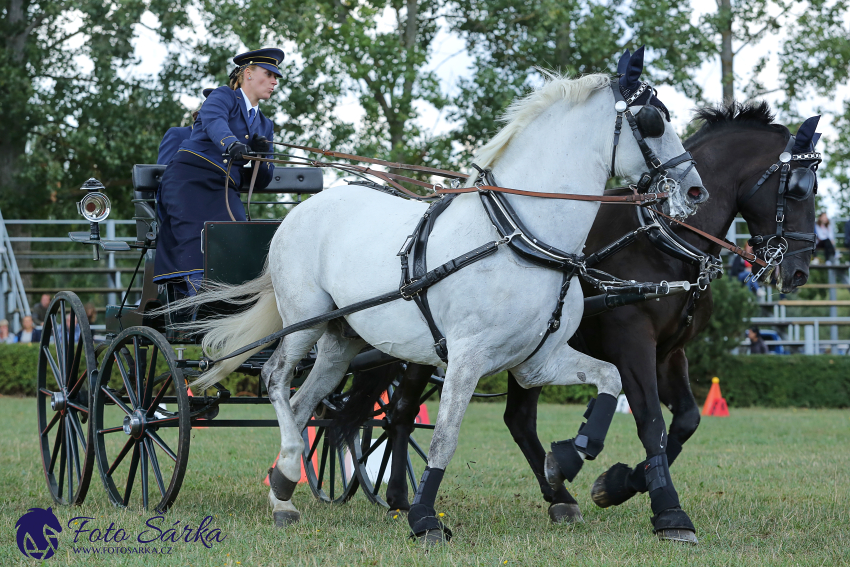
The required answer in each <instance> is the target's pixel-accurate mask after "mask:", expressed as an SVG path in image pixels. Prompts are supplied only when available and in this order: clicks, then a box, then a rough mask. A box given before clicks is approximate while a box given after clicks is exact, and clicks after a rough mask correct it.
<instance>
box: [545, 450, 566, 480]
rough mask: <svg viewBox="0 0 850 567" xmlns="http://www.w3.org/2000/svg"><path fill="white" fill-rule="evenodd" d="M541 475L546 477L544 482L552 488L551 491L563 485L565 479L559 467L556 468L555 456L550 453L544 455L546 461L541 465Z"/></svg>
mask: <svg viewBox="0 0 850 567" xmlns="http://www.w3.org/2000/svg"><path fill="white" fill-rule="evenodd" d="M543 473H544V474H545V475H546V482H548V483H549V486H551V487H552V490H558V488H559V487H560V486H562V485H563V484H564V481H565V480H567V477H565V476H564V473H562V472H561V467H559V466H558V461H556V460H555V455H554V454H552V451H549V452H548V453H546V460H545V461H544V463H543Z"/></svg>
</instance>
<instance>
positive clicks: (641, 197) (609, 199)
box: [437, 185, 668, 205]
mask: <svg viewBox="0 0 850 567" xmlns="http://www.w3.org/2000/svg"><path fill="white" fill-rule="evenodd" d="M617 189H625V188H624V187H617ZM477 191H494V192H496V193H510V194H512V195H523V196H525V197H542V198H544V199H566V200H568V201H596V202H600V203H615V204H620V205H630V204H645V203H654V202H655V201H658V200H659V199H665V198H667V196H668V193H631V194H629V195H600V196H595V195H575V194H572V193H565V194H562V193H540V192H536V191H522V190H521V189H509V188H508V187H497V186H495V185H477V186H475V187H458V188H456V189H438V190H437V193H439V194H446V195H451V194H456V193H475V192H477Z"/></svg>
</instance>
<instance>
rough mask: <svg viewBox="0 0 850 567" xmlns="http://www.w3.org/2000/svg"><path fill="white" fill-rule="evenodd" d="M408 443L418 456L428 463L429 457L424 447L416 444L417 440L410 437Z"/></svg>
mask: <svg viewBox="0 0 850 567" xmlns="http://www.w3.org/2000/svg"><path fill="white" fill-rule="evenodd" d="M407 442H408V443H409V444H410V446H411V447H413V450H414V451H416V454H417V455H419V456H420V457H421V458H422V460H423V461H425V463H426V464H427V463H428V455H426V454H425V451H423V450H422V447H420V446H419V443H417V442H416V439H414V438H413V437H408V439H407Z"/></svg>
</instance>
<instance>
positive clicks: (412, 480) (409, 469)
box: [407, 453, 419, 494]
mask: <svg viewBox="0 0 850 567" xmlns="http://www.w3.org/2000/svg"><path fill="white" fill-rule="evenodd" d="M407 478H409V479H410V486H412V487H413V493H414V494H416V490H417V489H418V488H419V487H418V486H417V485H416V473H415V472H414V471H413V463H412V462H410V453H408V454H407Z"/></svg>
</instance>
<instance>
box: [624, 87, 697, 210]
mask: <svg viewBox="0 0 850 567" xmlns="http://www.w3.org/2000/svg"><path fill="white" fill-rule="evenodd" d="M620 80H621V77H618V78H617V80H616V81H611V90H612V91H613V93H614V110H615V111H616V112H617V118H616V120H615V122H614V149H613V150H612V151H611V177H614V175H615V169H614V164H615V161H616V159H617V146H618V145H619V143H620V133H621V131H622V127H623V117H624V116H625V117H626V121H628V123H629V127H630V128H631V130H632V135H633V136H634V138H635V141H636V142H637V145H638V147H639V148H640V152H641V154H643V160H644V162H646V166H647V168H649V171H647V172H645V173H643V174H642V175H641V176H640V179H639V180H638V182H637V184H636V186H637V191H638V193H646V192H648V191H649V190H650V188H653V189H654V191H653V193H662V192H664V193H668V194H670V195H672V194H673V191H675V190H676V189H677V188H678V187H679V182H680V181H681V180H682V178H684V177H685V175H687V174H688V173H689V172H690V171H691V169H693V168H694V167H695V166H696V163H697V162H696V160H695V159H694V157H693V156H692V155H691V153H690V152H688V151H685V152H683V153H681V154H679V155H678V156H676V157H674V158H671V159H670V160H669V161H667V162H666V163H661V160H660V159H658V156H656V155H655V152H653V151H652V148H650V147H649V144H647V143H646V138H660V137H661V136H662V135H664V117H663V116H662V115H661V111H660V110H659V109H658V108H656V107H655V106H652V104H651V103H650V101H649V98H651V96H652V92H653V90H652V87H651V86H649V84H648V83H645V82H643V81H641V82H640V85H639V86H638V88H637V89H635V92H634V93H632V94H631V95H629V97H628V98H625V97H623V93H622V90H621V87H620ZM645 94H648V95H649V97H648V98H647V101H646V105H644V106H643V107H642V108H641V110H640V111H638V113H637V115H638V117H641V115H642V114H643V113H644V112H647V113H649V114H650V115H652V114H655V115H657V116H650V117H649V119H648V120H639V119H638V117H636V116H635V115H634V114H632V111H631V109H630V108H629V107H630V106H631V105H632V104H633V103H634V102H635V101H636V100H638V99H639V98H641V97H642V96H643V95H645ZM649 124H660V128H659V127H658V126H656V127H655V129H654V131H649V130H650V129H649V128H648V127H647V126H648V125H649ZM686 162H690V165H689V166H688V167H687V168H685V170H684V171H683V172H682V173H681V175H679V176H677V177H675V178H673V177H670V176H669V175H668V172H669V170H670V169H672V168H674V167H676V166H678V165H681V164H683V163H686Z"/></svg>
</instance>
